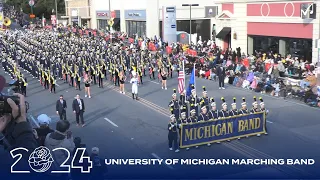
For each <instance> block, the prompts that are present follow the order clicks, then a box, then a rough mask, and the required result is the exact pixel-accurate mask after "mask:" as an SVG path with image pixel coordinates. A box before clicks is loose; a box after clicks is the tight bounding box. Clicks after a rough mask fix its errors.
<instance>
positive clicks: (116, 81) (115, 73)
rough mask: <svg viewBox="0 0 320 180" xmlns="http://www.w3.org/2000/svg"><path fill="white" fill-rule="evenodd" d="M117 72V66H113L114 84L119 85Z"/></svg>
mask: <svg viewBox="0 0 320 180" xmlns="http://www.w3.org/2000/svg"><path fill="white" fill-rule="evenodd" d="M119 73H120V71H119V68H118V66H116V67H115V68H114V85H115V86H120V79H119ZM137 78H138V77H137Z"/></svg>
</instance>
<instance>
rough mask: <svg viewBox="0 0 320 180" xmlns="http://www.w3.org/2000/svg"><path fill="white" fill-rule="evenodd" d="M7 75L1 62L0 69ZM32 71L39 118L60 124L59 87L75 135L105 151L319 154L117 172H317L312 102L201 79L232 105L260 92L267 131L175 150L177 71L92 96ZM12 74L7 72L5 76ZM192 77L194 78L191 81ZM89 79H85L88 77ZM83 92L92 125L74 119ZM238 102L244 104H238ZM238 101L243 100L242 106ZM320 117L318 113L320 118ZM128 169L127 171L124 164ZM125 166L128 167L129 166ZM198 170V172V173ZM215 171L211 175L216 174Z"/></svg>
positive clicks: (130, 154)
mask: <svg viewBox="0 0 320 180" xmlns="http://www.w3.org/2000/svg"><path fill="white" fill-rule="evenodd" d="M0 74H2V75H3V74H4V73H3V70H2V69H1V73H0ZM24 74H26V76H27V78H28V82H29V83H28V84H29V85H28V87H27V101H28V102H29V103H30V110H29V114H30V115H31V118H36V117H37V116H38V115H39V114H42V113H45V114H47V115H49V116H50V117H51V118H52V120H53V122H52V128H54V123H55V122H56V121H57V120H58V116H57V115H56V114H55V103H56V100H57V99H58V98H59V95H60V94H63V95H64V98H65V99H66V100H67V104H68V106H69V107H68V110H67V118H68V120H69V121H70V122H72V128H71V130H72V131H73V134H74V136H79V137H81V138H82V140H83V143H85V144H86V145H87V147H88V148H89V149H91V148H92V147H95V146H96V147H99V148H100V152H101V157H104V158H107V159H109V158H156V159H157V158H161V159H166V158H183V159H187V158H196V159H203V158H214V159H221V158H258V159H273V158H282V159H285V158H313V159H315V160H316V165H313V166H254V167H253V166H214V167H212V166H178V165H175V166H166V165H162V166H160V167H158V166H154V167H150V166H148V167H147V166H126V167H123V166H121V168H119V167H117V166H111V167H109V173H110V174H111V175H114V176H116V177H117V178H121V177H122V178H126V177H131V178H141V172H144V174H145V175H146V177H148V178H166V177H175V178H178V177H182V176H183V177H188V178H197V179H200V178H209V177H208V173H209V172H210V173H212V174H213V175H212V177H221V178H235V177H236V178H239V177H241V178H255V179H258V178H301V177H306V176H310V175H313V177H314V175H317V173H318V172H317V171H318V168H319V167H320V166H319V164H320V163H319V162H318V161H317V160H319V158H320V156H319V153H318V152H319V150H320V146H319V140H320V131H319V130H318V129H319V128H320V122H319V117H318V115H319V112H320V111H319V109H314V108H311V107H308V106H306V105H304V104H299V103H296V102H293V101H286V100H283V99H280V98H274V97H270V96H267V95H263V94H256V93H253V92H251V91H246V90H243V89H239V88H236V87H233V86H226V89H225V90H219V89H218V85H217V82H214V81H209V80H204V79H198V78H197V79H196V87H197V92H198V95H199V96H201V94H202V88H201V87H202V86H206V88H207V91H208V95H209V96H210V97H214V98H215V100H216V102H217V104H218V105H219V104H221V102H219V100H220V98H221V97H222V96H223V97H225V99H226V100H227V102H228V103H229V104H230V103H231V101H232V98H233V97H237V99H238V100H239V101H240V100H241V98H242V97H246V99H247V103H248V105H250V104H251V103H252V101H253V98H252V97H253V96H262V97H263V98H264V102H265V104H266V107H267V108H268V109H269V110H270V113H269V115H268V119H267V120H268V121H267V127H268V133H269V135H262V136H261V137H249V138H243V139H241V140H234V141H231V142H224V143H221V144H214V145H212V146H211V147H205V146H203V147H200V148H199V149H190V150H189V151H185V150H181V151H180V152H179V153H174V152H172V151H169V149H168V142H167V141H168V140H167V134H168V133H167V129H166V128H167V123H168V121H169V118H168V117H169V111H168V108H167V106H168V103H169V101H170V100H171V95H172V93H173V91H172V89H174V88H176V89H177V85H178V81H177V74H175V75H174V78H172V79H169V80H168V90H162V89H161V85H160V83H159V82H158V81H150V80H148V78H147V77H146V78H144V81H145V82H144V84H143V85H141V86H139V96H140V100H139V101H135V100H132V98H131V85H130V84H128V83H126V87H125V89H126V90H127V93H126V94H125V95H124V94H120V93H119V91H118V88H117V87H114V86H113V85H112V84H111V82H110V81H105V82H104V83H105V87H104V89H101V88H98V87H97V85H94V86H92V89H91V91H92V98H91V99H88V98H84V90H82V91H77V90H75V89H73V88H71V87H69V86H68V85H67V84H65V83H63V82H62V81H58V85H59V86H58V87H57V93H56V94H51V93H50V92H48V91H47V90H44V89H43V88H42V87H41V86H40V84H39V82H38V81H37V80H36V79H32V78H31V77H30V76H29V75H28V74H27V73H25V72H24ZM5 77H6V78H8V76H7V75H5ZM187 83H188V80H187ZM82 86H83V84H82ZM77 93H79V94H80V95H81V96H82V97H83V98H84V102H85V105H86V112H85V116H84V118H85V121H86V126H85V127H84V128H80V127H77V126H76V123H75V116H74V114H73V112H72V110H71V103H72V100H73V99H74V97H75V95H76V94H77ZM239 104H240V103H239ZM239 106H240V105H239ZM317 117H318V118H317ZM125 170H127V171H125ZM123 172H126V173H123ZM195 172H197V173H195ZM210 177H211V176H210Z"/></svg>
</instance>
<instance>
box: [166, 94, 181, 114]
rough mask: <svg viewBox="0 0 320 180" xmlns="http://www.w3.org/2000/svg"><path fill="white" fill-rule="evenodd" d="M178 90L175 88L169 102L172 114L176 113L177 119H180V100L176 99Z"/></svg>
mask: <svg viewBox="0 0 320 180" xmlns="http://www.w3.org/2000/svg"><path fill="white" fill-rule="evenodd" d="M176 97H177V94H176V90H175V89H174V90H173V94H172V100H171V101H170V102H169V105H168V106H169V109H170V112H171V114H174V116H175V118H176V119H179V101H178V100H177V99H176Z"/></svg>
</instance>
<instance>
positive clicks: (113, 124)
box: [104, 118, 119, 127]
mask: <svg viewBox="0 0 320 180" xmlns="http://www.w3.org/2000/svg"><path fill="white" fill-rule="evenodd" d="M104 119H105V120H106V121H108V122H109V123H110V124H112V126H114V127H119V126H118V125H116V124H115V123H114V122H112V121H111V120H110V119H108V118H104Z"/></svg>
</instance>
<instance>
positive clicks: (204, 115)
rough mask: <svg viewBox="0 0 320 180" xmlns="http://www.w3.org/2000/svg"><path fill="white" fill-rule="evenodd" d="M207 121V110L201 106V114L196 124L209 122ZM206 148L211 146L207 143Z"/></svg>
mask: <svg viewBox="0 0 320 180" xmlns="http://www.w3.org/2000/svg"><path fill="white" fill-rule="evenodd" d="M209 119H210V118H209V115H208V113H207V108H206V106H203V107H202V108H201V113H200V114H199V116H198V122H203V121H209ZM207 146H211V144H210V143H208V144H207Z"/></svg>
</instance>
